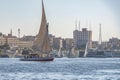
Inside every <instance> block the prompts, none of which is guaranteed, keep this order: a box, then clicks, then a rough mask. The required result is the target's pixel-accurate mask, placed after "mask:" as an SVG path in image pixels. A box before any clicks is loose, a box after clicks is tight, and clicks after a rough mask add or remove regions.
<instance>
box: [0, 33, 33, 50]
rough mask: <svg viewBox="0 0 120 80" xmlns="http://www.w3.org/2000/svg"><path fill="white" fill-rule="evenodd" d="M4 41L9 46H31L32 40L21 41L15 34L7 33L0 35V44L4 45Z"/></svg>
mask: <svg viewBox="0 0 120 80" xmlns="http://www.w3.org/2000/svg"><path fill="white" fill-rule="evenodd" d="M5 43H7V44H8V45H9V46H10V47H11V48H13V47H20V48H31V47H32V45H33V41H23V40H20V39H19V38H17V37H16V36H12V35H11V34H8V36H5V35H2V36H0V45H4V44H5Z"/></svg>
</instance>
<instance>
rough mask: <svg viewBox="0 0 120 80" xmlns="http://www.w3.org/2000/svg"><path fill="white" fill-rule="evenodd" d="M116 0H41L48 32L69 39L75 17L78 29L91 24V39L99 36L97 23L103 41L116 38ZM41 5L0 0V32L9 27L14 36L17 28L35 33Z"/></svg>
mask: <svg viewBox="0 0 120 80" xmlns="http://www.w3.org/2000/svg"><path fill="white" fill-rule="evenodd" d="M119 3H120V2H119V1H117V0H115V1H114V3H113V2H112V0H97V1H96V0H92V1H88V0H71V1H68V0H66V1H65V0H58V1H56V0H52V1H50V0H44V4H45V11H46V16H47V20H48V22H49V26H50V27H49V30H50V33H52V34H53V35H55V36H61V37H66V38H67V37H68V38H71V37H73V30H75V27H76V26H75V24H76V20H77V22H78V23H79V21H80V22H81V28H89V27H88V26H91V30H92V31H93V40H98V39H99V24H100V23H101V24H102V37H103V40H108V39H109V38H111V37H118V38H119V34H120V33H119V31H118V29H119V24H118V22H119V16H118V13H119V6H118V5H117V4H119ZM115 4H116V5H115ZM117 6H118V7H117ZM41 7H42V6H41V0H35V1H34V0H21V1H19V0H11V1H9V0H0V13H1V15H0V17H1V19H0V22H1V24H0V28H1V30H0V32H2V33H9V32H10V30H11V29H12V30H13V35H16V36H17V35H18V28H20V29H21V36H23V35H36V34H37V33H38V30H39V26H40V21H41ZM28 29H29V30H28ZM108 29H109V30H108Z"/></svg>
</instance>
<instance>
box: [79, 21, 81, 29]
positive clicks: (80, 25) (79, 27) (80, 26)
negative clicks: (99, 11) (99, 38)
mask: <svg viewBox="0 0 120 80" xmlns="http://www.w3.org/2000/svg"><path fill="white" fill-rule="evenodd" d="M80 27H81V25H80V21H79V31H80Z"/></svg>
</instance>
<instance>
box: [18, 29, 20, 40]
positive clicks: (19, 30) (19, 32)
mask: <svg viewBox="0 0 120 80" xmlns="http://www.w3.org/2000/svg"><path fill="white" fill-rule="evenodd" d="M18 38H19V39H20V28H18Z"/></svg>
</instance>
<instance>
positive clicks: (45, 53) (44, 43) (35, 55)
mask: <svg viewBox="0 0 120 80" xmlns="http://www.w3.org/2000/svg"><path fill="white" fill-rule="evenodd" d="M32 50H33V52H32V53H31V54H28V55H25V56H24V57H23V58H21V59H20V60H21V61H53V60H54V57H53V56H52V54H51V52H52V48H51V46H50V39H49V31H48V23H47V20H46V15H45V10H44V4H43V0H42V19H41V26H40V30H39V33H38V35H37V36H36V39H35V40H34V43H33V46H32Z"/></svg>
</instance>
